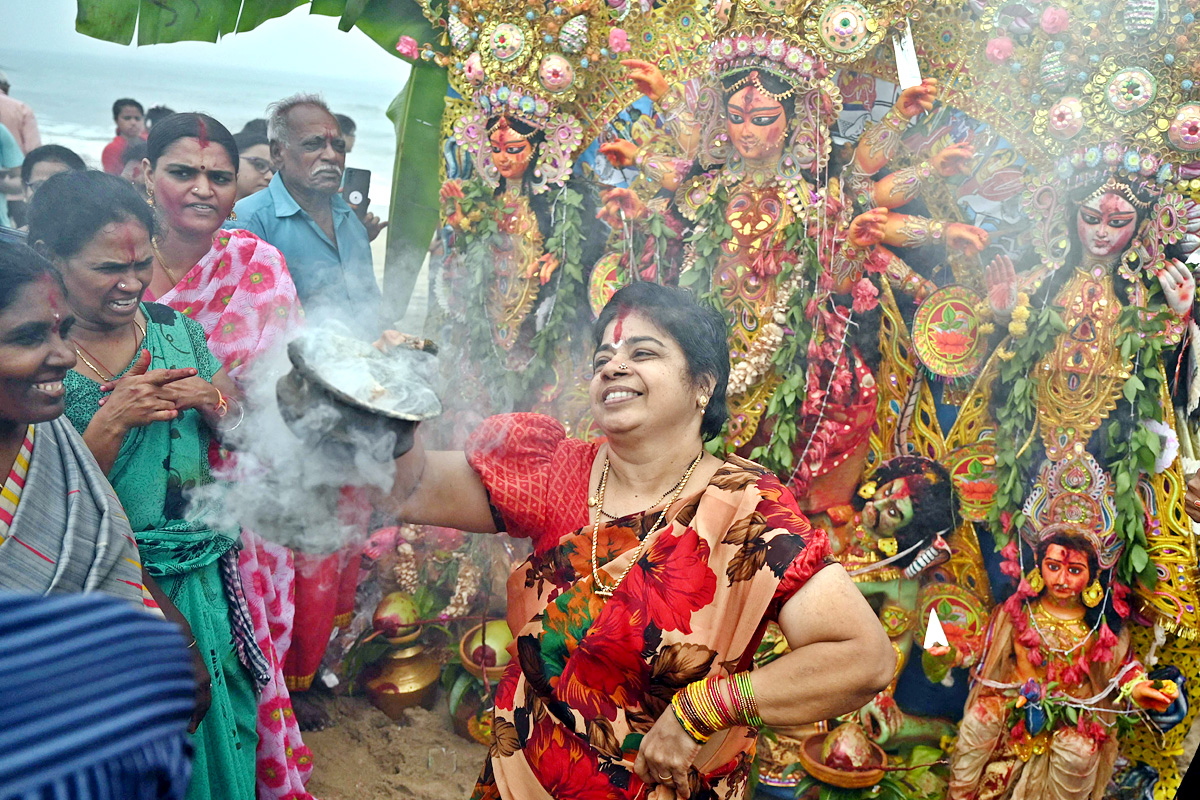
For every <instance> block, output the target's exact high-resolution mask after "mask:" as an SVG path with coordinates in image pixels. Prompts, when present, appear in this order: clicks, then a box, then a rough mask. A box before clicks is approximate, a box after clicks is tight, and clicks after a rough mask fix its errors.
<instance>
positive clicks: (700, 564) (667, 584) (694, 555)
mask: <svg viewBox="0 0 1200 800" xmlns="http://www.w3.org/2000/svg"><path fill="white" fill-rule="evenodd" d="M708 552H709V550H708V542H706V541H704V540H703V539H701V538H700V535H699V534H698V533H696V532H695V531H694V530H692V529H691V528H688V529H687V530H685V531H684V532H683V534H681V535H680V536H674V535H672V534H671V532H670V531H664V532H663V533H661V534H659V536H658V538H656V539H655V540H654V543H653V544H651V545H650V547H649V549H648V550H647V551H646V554H645V555H644V556H642V559H641V560H640V561H638V563H637V564H635V565H634V567H633V569H631V570H630V571H629V576H628V577H627V578H626V579H625V581H624V582H623V583H622V584H621V589H619V590H618V592H617V595H615V596H614V599H617V597H618V596H620V599H621V601H622V602H623V603H625V604H627V605H629V606H631V607H633V608H644V609H646V613H647V614H648V615H649V618H650V621H651V622H653V623H654V624H655V625H656V626H658V627H659V628H661V629H662V630H664V631H682V632H683V633H691V632H692V626H691V623H690V622H689V620H690V619H691V617H692V614H693V613H694V612H696V611H699V610H700V609H702V608H704V607H705V606H707V605H708V604H709V603H711V602H712V601H713V596H714V595H715V593H716V589H717V576H716V574H715V573H713V571H712V570H711V569H709V567H708Z"/></svg>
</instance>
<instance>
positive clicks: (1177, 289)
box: [1158, 258, 1196, 317]
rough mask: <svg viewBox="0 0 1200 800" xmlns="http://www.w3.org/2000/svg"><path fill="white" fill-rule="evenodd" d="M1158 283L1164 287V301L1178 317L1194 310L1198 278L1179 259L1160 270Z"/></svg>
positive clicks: (1174, 259)
mask: <svg viewBox="0 0 1200 800" xmlns="http://www.w3.org/2000/svg"><path fill="white" fill-rule="evenodd" d="M1158 282H1159V284H1160V285H1161V286H1162V290H1163V300H1164V301H1165V302H1166V304H1167V307H1168V308H1170V309H1171V310H1172V311H1174V312H1175V314H1176V315H1177V316H1180V317H1182V316H1184V315H1185V314H1187V313H1188V312H1189V311H1191V310H1192V303H1193V302H1194V301H1195V299H1196V278H1195V276H1193V275H1192V271H1191V269H1189V268H1188V266H1187V265H1186V264H1183V263H1182V262H1180V260H1179V259H1177V258H1173V259H1171V260H1170V261H1168V262H1167V263H1166V265H1165V266H1164V267H1163V268H1162V269H1161V270H1159V273H1158Z"/></svg>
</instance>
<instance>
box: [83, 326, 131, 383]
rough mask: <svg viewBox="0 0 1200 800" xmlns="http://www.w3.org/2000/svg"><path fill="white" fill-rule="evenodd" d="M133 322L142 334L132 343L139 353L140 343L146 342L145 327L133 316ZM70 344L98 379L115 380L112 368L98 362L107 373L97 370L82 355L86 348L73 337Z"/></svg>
mask: <svg viewBox="0 0 1200 800" xmlns="http://www.w3.org/2000/svg"><path fill="white" fill-rule="evenodd" d="M133 324H134V325H135V326H136V327H137V329H138V332H139V333H140V334H141V335H142V338H141V340H140V341H136V342H135V343H134V344H135V345H136V347H135V350H136V351H137V352H138V353H140V352H141V348H142V345H143V344H144V343H145V342H146V329H145V328H143V327H142V323H140V322H138V321H137V317H134V318H133ZM71 346H72V347H74V348H75V355H77V356H79V360H80V361H82V362H83V363H84V364H86V365H87V366H88V369H90V370H91V371H92V372H94V373H96V377H98V378H99V379H100V380H102V381H104V382H106V383H109V382H112V381H115V380H116V379H117V374H116V373H115V372H113V371H112V370H110V369H109V368H108V367H104V364H100V366H101V367H104V369H105V370H106V371H107V372H108V375H105V374H104V373H103V372H101V371H100V370H99V368H97V367H96V365H95V364H93V363H92V362H91V361H90V360H89V359H88V357H87V356H85V355H84V353H87V349H86V348H83V346H82V345H80V344H79V343H78V342H76V341H75V340H74V339H72V340H71ZM87 355H88V356H92V354H91V353H87ZM134 357H135V358H136V357H137V356H136V354H135V356H134ZM92 358H96V356H92ZM96 361H100V359H99V358H96Z"/></svg>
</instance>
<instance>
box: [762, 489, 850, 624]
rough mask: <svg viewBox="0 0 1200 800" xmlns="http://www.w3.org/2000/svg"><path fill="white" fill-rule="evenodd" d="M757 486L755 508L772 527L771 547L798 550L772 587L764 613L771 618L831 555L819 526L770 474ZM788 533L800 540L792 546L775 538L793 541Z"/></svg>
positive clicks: (824, 534) (823, 566) (830, 558)
mask: <svg viewBox="0 0 1200 800" xmlns="http://www.w3.org/2000/svg"><path fill="white" fill-rule="evenodd" d="M759 487H760V490H762V497H761V499H760V500H759V501H758V508H757V511H758V512H759V513H760V514H762V515H763V518H764V519H766V520H767V521H768V522H769V523H770V524H771V527H772V529H773V535H772V542H773V543H774V544H773V545H772V549H774V548H775V547H779V548H780V549H781V550H783V551H784V552H786V551H787V550H786V549H785V548H787V549H797V550H798V552H796V553H795V555H794V556H793V557H792V559H791V561H790V563H788V565H787V567H786V568H785V569H784V571H783V576H782V577H781V578H780V579H779V585H778V586H776V587H775V596H774V597H773V598H772V600H771V606H770V609H769V611H768V617H769V618H770V619H772V620H774V619H776V618H778V616H779V609H781V608H782V607H783V605H784V604H785V603H787V601H788V600H791V599H792V596H793V595H795V594H796V592H798V591H799V590H800V587H801V586H803V585H804V584H805V583H807V582H808V579H809V578H811V577H812V576H813V575H816V574H817V573H818V572H820V571H821V570H822V569H824V568H825V567H826V566H827V565H829V564H832V563H834V559H833V556H832V553H831V550H830V546H829V537H828V536H827V535H826V533H825V531H824V530H823V529H821V528H814V527H813V526H812V525H811V524H810V523H809V521H808V518H807V517H805V516H804V512H802V511H801V510H800V507H799V506H798V505H797V504H796V499H795V498H794V497H792V493H791V492H790V491H788V489H787V488H785V487H784V486H783V485H782V484H780V483H779V482H778V480H777V479H775V478H774V476H767V478H766V479H765V480H762V481H760V482H759ZM792 537H795V539H799V540H800V541H799V542H795V546H794V547H789V546H788V545H785V544H784V542H783V541H778V542H776V541H775V540H777V539H781V538H782V539H786V540H788V543H789V545H791V543H792V542H793V541H794V540H793V539H792ZM776 574H778V573H776Z"/></svg>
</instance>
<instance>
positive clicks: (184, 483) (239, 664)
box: [63, 303, 266, 800]
mask: <svg viewBox="0 0 1200 800" xmlns="http://www.w3.org/2000/svg"><path fill="white" fill-rule="evenodd" d="M142 313H143V314H144V315H145V316H146V336H145V338H144V340H143V342H142V347H143V348H144V349H147V350H149V351H150V356H151V360H150V369H152V370H153V369H165V368H185V367H191V368H194V369H196V370H198V372H199V374H200V377H202V378H204V379H205V380H211V379H212V376H213V375H214V374H216V372H217V371H218V370H219V369H220V368H221V365H220V364H219V363H218V362H217V360H216V359H215V358H213V356H212V354H211V353H210V352H209V351H208V348H207V347H206V346H205V343H204V331H203V330H202V329H201V328H200V326H199V325H197V324H196V323H195V322H193V321H192V320H190V319H188V318H187V317H184V316H182V315H180V314H179V313H178V312H176V311H174V310H172V309H170V308H167V307H166V306H162V305H158V304H157V303H143V304H142ZM134 360H136V358H135V359H134ZM132 366H133V361H131V362H130V364H129V365H128V366H126V367H125V368H124V369H123V370H122V371H121V373H120V375H118V376H117V377H118V379H119V378H120V377H121V376H123V375H124V374H125V373H126V372H128V371H129V368H130V367H132ZM63 382H64V384H65V385H66V389H67V401H66V412H65V415H66V417H67V418H68V419H69V420H70V421H71V423H72V424H73V425H74V426H75V428H76V430H78V431H79V432H80V433H82V432H84V431H86V430H87V427H88V424H89V423H90V422H91V421H92V417H93V416H95V414H96V412H97V411H99V409H100V398H101V397H102V394H101V392H100V384H98V383H96V382H94V381H91V380H88V379H87V378H85V377H84V376H82V375H81V374H79V373H78V372H76V371H75V370H71V371H70V372H68V373H67V377H66V379H65V380H64V381H63ZM208 444H209V433H208V427H207V425H206V424H205V422H204V418H203V417H202V416H201V414H200V412H199V411H196V410H195V409H189V410H187V411H185V412H183V413H181V414H180V415H179V416H178V417H176V418H175V419H173V420H170V421H169V422H167V421H164V422H155V423H153V424H151V425H146V426H144V427H140V428H134V429H133V430H131V431H129V432H128V433H127V434H126V435H125V439H124V441H123V442H122V444H121V449H120V451H119V452H118V454H117V458H116V461H115V462H114V463H113V467H112V469H111V470H110V471H109V473H108V479H109V481H111V482H112V486H113V489H114V490H116V493H117V497H118V498H120V500H121V504H122V506H124V508H125V513H126V514H127V515H128V517H129V524H130V527H131V528H132V529H133V532H134V537H135V538H136V539H137V544H138V548H139V550H140V552H141V556H142V563H143V564H144V565H145V567H146V571H147V572H149V573H150V574H151V575H153V576H154V577H155V579H156V580H157V581H158V584H159V586H161V587H162V590H163V592H165V593H166V594H167V595H168V596H169V597H170V598H171V601H172V602H173V603H174V604H175V606H176V607H177V608H178V609H179V611H180V613H182V614H183V616H184V617H185V618H187V621H188V624H189V625H190V626H191V628H192V635H193V636H194V637H195V638H196V645H195V646H196V648H197V649H198V650H199V652H200V653H201V655H203V656H204V659H205V662H206V663H207V665H208V669H209V673H210V675H211V677H212V705H211V706H210V707H209V710H208V713H207V714H206V715H205V717H204V720H203V721H202V722H201V723H200V726H199V728H198V729H197V730H196V733H195V734H194V735H193V736H192V737H191V740H192V745H193V747H194V749H195V761H194V768H193V771H192V781H191V783H190V784H189V786H188V792H187V800H207V799H208V798H221V799H222V800H254V797H255V794H254V749H255V746H256V744H257V741H258V736H257V734H256V733H255V709H256V705H257V698H256V691H257V689H256V684H257V683H259V682H263V681H265V680H266V664H265V661H264V659H263V655H262V653H261V652H259V650H258V648H257V646H256V645H255V642H254V639H253V637H252V635H251V633H250V630H249V628H250V624H249V620H248V616H249V615H248V611H247V610H246V608H245V599H244V595H243V593H242V587H241V581H240V580H239V579H238V574H237V561H236V553H237V550H236V548H237V547H238V545H239V542H238V539H239V536H238V531H237V530H236V529H234V530H218V529H213V528H210V527H208V526H207V525H206V524H205V523H204V522H203V521H202V520H204V519H207V518H212V519H219V518H220V514H219V513H216V512H211V511H210V512H207V513H206V511H205V509H204V508H202V507H200V506H198V504H196V503H193V502H190V498H189V492H190V490H191V489H193V488H195V487H197V486H203V485H205V484H208V483H211V482H212V475H211V473H210V470H209V462H208ZM210 515H211V516H210Z"/></svg>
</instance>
